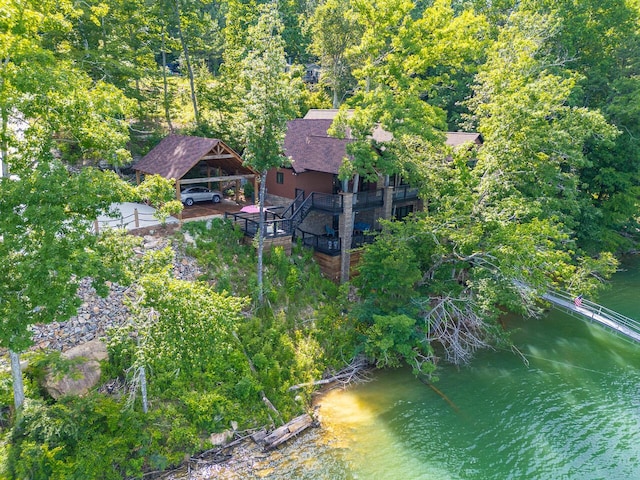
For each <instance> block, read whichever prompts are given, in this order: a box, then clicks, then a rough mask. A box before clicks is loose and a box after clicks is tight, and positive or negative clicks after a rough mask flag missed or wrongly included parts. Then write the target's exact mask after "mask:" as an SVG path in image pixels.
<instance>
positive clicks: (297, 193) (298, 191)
mask: <svg viewBox="0 0 640 480" xmlns="http://www.w3.org/2000/svg"><path fill="white" fill-rule="evenodd" d="M300 194H302V199H303V200H304V190H302V189H301V188H297V187H296V194H295V198H298V195H300Z"/></svg>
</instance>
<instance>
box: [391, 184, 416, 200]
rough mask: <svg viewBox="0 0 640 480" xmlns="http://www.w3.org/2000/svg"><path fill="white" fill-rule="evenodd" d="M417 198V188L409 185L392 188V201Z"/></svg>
mask: <svg viewBox="0 0 640 480" xmlns="http://www.w3.org/2000/svg"><path fill="white" fill-rule="evenodd" d="M416 198H418V189H417V188H413V187H410V186H409V185H400V186H399V187H396V188H394V189H393V201H394V202H403V201H405V200H415V199H416Z"/></svg>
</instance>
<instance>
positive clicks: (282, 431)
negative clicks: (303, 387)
mask: <svg viewBox="0 0 640 480" xmlns="http://www.w3.org/2000/svg"><path fill="white" fill-rule="evenodd" d="M311 426H316V422H315V420H314V419H313V418H312V417H311V415H309V414H308V413H305V414H304V415H300V416H299V417H296V418H294V419H293V420H291V421H290V422H289V423H287V424H286V425H283V426H282V427H279V428H276V429H275V430H274V431H273V432H271V433H270V434H269V435H267V436H266V437H264V438H263V439H262V445H263V448H264V450H265V451H266V450H271V449H274V448H276V447H277V446H278V445H280V444H282V443H284V442H286V441H287V440H289V439H290V438H292V437H295V436H296V435H297V434H299V433H300V432H302V431H304V430H306V429H307V428H309V427H311Z"/></svg>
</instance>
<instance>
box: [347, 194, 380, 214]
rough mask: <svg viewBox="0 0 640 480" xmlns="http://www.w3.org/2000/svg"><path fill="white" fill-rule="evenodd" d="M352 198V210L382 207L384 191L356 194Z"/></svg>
mask: <svg viewBox="0 0 640 480" xmlns="http://www.w3.org/2000/svg"><path fill="white" fill-rule="evenodd" d="M353 197H354V198H353V208H354V209H356V210H362V209H363V208H374V207H381V206H382V205H384V190H376V191H374V192H358V193H356V194H355V195H354V196H353Z"/></svg>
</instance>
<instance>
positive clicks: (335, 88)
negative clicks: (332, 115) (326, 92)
mask: <svg viewBox="0 0 640 480" xmlns="http://www.w3.org/2000/svg"><path fill="white" fill-rule="evenodd" d="M338 62H339V60H338V59H337V58H335V57H334V58H333V79H332V82H331V83H332V84H333V85H332V90H333V102H332V106H333V108H338V107H339V106H340V101H339V99H338V85H339V83H340V82H339V81H338V71H339V66H338V65H339V64H338Z"/></svg>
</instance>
